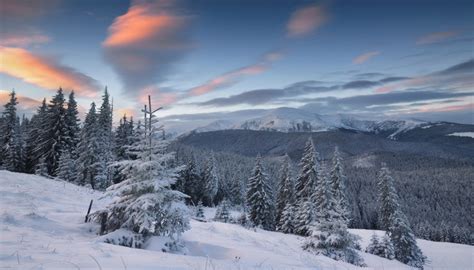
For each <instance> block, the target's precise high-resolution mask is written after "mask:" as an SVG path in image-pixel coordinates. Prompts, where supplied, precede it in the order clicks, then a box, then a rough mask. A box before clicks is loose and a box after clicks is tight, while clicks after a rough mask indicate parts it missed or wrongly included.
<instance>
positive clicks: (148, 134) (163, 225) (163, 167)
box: [94, 99, 189, 249]
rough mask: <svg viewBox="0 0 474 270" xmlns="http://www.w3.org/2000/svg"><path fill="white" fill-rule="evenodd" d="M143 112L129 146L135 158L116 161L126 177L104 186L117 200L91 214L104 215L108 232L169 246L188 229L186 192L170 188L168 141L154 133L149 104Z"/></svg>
mask: <svg viewBox="0 0 474 270" xmlns="http://www.w3.org/2000/svg"><path fill="white" fill-rule="evenodd" d="M149 100H150V99H149ZM144 112H145V114H146V115H145V116H146V117H145V122H144V129H143V130H142V131H143V132H142V133H141V140H140V141H139V142H137V143H135V144H134V145H133V146H132V148H131V149H130V151H132V152H135V154H136V156H137V159H135V160H124V161H118V162H117V165H118V166H119V168H120V170H121V172H122V173H123V174H124V175H125V176H126V178H125V179H124V180H123V181H122V182H120V183H118V184H114V185H112V186H110V187H109V188H108V189H107V194H108V195H110V196H111V197H115V198H117V199H116V200H114V201H113V202H112V203H111V204H110V205H109V206H107V208H106V209H105V210H103V211H99V212H96V213H95V214H94V216H95V219H96V220H98V219H100V218H99V217H103V216H104V214H105V215H106V216H107V219H106V226H105V227H106V231H108V232H111V231H115V230H118V229H120V228H121V229H125V230H128V231H131V232H132V233H134V234H136V235H141V236H142V237H143V239H144V240H146V239H147V238H148V237H149V236H153V235H159V236H165V237H169V238H170V239H171V241H172V242H171V244H168V246H169V247H170V248H171V249H172V248H175V247H176V246H177V245H176V243H177V242H176V241H178V239H179V236H180V234H181V233H182V232H184V231H185V230H187V229H188V228H189V219H188V216H187V212H188V209H187V207H186V206H185V204H184V203H183V200H184V198H185V196H186V195H184V194H183V193H181V192H179V191H176V190H171V188H170V187H171V185H173V184H174V182H175V181H176V178H177V174H178V169H177V168H175V167H172V166H171V165H172V163H173V162H172V161H173V160H174V156H173V153H169V152H167V150H166V149H167V146H168V142H167V141H166V140H163V139H161V138H160V139H159V138H158V136H157V134H156V132H157V130H158V129H157V128H155V127H154V125H155V123H156V122H157V121H156V118H155V116H154V114H153V113H154V112H153V110H152V109H151V106H150V107H148V108H147V107H146V106H145V110H144Z"/></svg>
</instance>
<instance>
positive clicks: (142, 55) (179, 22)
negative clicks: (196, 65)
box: [102, 0, 192, 95]
mask: <svg viewBox="0 0 474 270" xmlns="http://www.w3.org/2000/svg"><path fill="white" fill-rule="evenodd" d="M178 10H179V9H178V8H176V7H175V1H170V0H158V1H153V2H151V1H148V2H147V1H133V2H132V5H131V6H130V8H129V9H128V11H127V12H126V13H125V14H123V15H121V16H119V17H117V18H116V19H115V20H114V22H113V24H112V25H111V26H110V27H109V29H108V33H109V34H108V36H107V38H106V39H105V40H104V41H103V43H102V46H103V48H104V54H105V59H106V61H107V62H108V63H109V64H111V66H112V67H113V68H114V70H115V72H117V74H118V75H119V76H120V78H121V79H122V81H123V83H124V84H125V89H127V90H128V92H129V93H133V94H135V95H136V94H138V92H139V91H140V89H143V88H144V87H145V86H147V85H153V84H155V83H157V82H161V81H163V80H165V78H166V75H168V73H169V72H170V70H171V69H172V66H173V65H174V64H175V62H176V61H178V60H179V59H180V58H181V57H182V56H183V55H184V53H185V52H187V51H188V50H189V49H190V48H191V47H192V45H191V42H190V41H189V40H190V35H189V33H188V27H187V26H188V22H189V20H190V17H189V16H186V15H182V14H181V13H179V12H178Z"/></svg>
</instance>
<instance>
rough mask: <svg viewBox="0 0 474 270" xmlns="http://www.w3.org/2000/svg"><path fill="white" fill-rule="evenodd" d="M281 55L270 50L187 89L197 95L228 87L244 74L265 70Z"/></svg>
mask: <svg viewBox="0 0 474 270" xmlns="http://www.w3.org/2000/svg"><path fill="white" fill-rule="evenodd" d="M281 57H283V54H282V53H281V52H270V53H267V54H265V55H264V56H263V57H262V59H260V60H259V61H257V62H256V63H254V64H251V65H248V66H245V67H242V68H239V69H236V70H233V71H230V72H227V73H225V74H222V75H220V76H217V77H215V78H212V79H210V80H209V81H207V82H206V83H204V84H202V85H199V86H196V87H194V88H192V89H190V90H189V93H190V95H191V96H199V95H203V94H206V93H209V92H212V91H214V90H217V89H221V88H224V87H228V86H230V85H233V84H235V83H236V82H238V81H239V80H241V79H243V78H244V77H246V76H253V75H257V74H260V73H263V72H265V71H267V70H268V69H269V68H270V66H271V64H272V63H273V62H275V61H277V60H278V59H280V58H281Z"/></svg>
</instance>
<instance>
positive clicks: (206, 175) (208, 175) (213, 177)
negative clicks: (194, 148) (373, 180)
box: [202, 156, 219, 206]
mask: <svg viewBox="0 0 474 270" xmlns="http://www.w3.org/2000/svg"><path fill="white" fill-rule="evenodd" d="M202 181H203V184H204V194H203V195H204V196H203V197H204V202H205V204H206V205H207V206H213V205H214V203H215V202H214V199H215V197H216V195H217V191H218V189H219V178H218V176H217V171H216V161H215V158H214V156H211V157H210V158H209V159H208V160H207V162H206V167H205V168H204V171H203V173H202Z"/></svg>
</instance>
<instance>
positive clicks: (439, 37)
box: [416, 31, 459, 45]
mask: <svg viewBox="0 0 474 270" xmlns="http://www.w3.org/2000/svg"><path fill="white" fill-rule="evenodd" d="M457 35H459V32H458V31H445V32H434V33H430V34H427V35H424V36H421V37H419V38H418V39H417V40H416V44H417V45H426V44H433V43H437V42H441V41H444V40H447V39H449V38H451V37H454V36H457Z"/></svg>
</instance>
